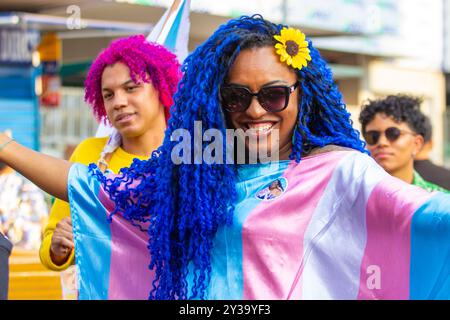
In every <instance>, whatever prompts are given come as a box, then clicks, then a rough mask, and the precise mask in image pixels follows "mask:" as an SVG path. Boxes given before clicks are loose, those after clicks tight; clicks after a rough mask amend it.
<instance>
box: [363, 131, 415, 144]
mask: <svg viewBox="0 0 450 320" xmlns="http://www.w3.org/2000/svg"><path fill="white" fill-rule="evenodd" d="M402 133H406V134H412V135H416V133H414V132H410V131H406V130H401V129H399V128H396V127H390V128H387V129H386V130H384V132H383V131H377V130H370V131H367V132H364V133H363V136H364V140H366V142H367V144H368V145H371V146H373V145H375V144H377V143H378V141H379V140H380V137H381V134H384V135H385V137H386V139H388V141H389V142H394V141H395V140H397V139H398V138H399V137H400V136H401V135H402Z"/></svg>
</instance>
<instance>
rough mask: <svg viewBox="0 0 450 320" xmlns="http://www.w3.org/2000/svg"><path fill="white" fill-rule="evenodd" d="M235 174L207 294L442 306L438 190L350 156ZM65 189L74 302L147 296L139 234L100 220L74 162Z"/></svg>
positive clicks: (84, 174)
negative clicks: (230, 212)
mask: <svg viewBox="0 0 450 320" xmlns="http://www.w3.org/2000/svg"><path fill="white" fill-rule="evenodd" d="M238 176H239V179H238V181H237V185H236V190H237V193H238V196H237V199H238V202H237V203H236V204H235V210H234V216H233V223H232V224H231V225H224V226H221V227H220V228H219V230H218V231H217V234H216V237H215V239H214V244H213V249H212V252H211V278H210V282H209V284H208V288H207V291H206V294H207V296H206V297H207V298H208V299H269V300H271V299H450V195H447V194H444V193H439V192H435V193H428V192H427V191H425V190H423V189H421V188H419V187H416V186H413V185H409V184H406V183H404V182H403V181H401V180H399V179H397V178H394V177H392V176H390V175H389V174H387V173H386V172H385V171H384V170H383V169H382V168H381V167H379V166H378V165H377V164H376V163H375V161H374V160H373V159H372V158H370V157H369V156H367V155H365V154H362V153H360V152H358V151H332V152H326V153H323V154H318V155H314V156H310V157H304V158H303V159H302V161H301V162H300V163H296V162H295V161H288V160H286V161H280V162H279V163H268V164H260V165H248V166H242V167H241V168H240V169H239V175H238ZM68 185H69V199H70V205H71V210H72V223H73V230H74V239H75V258H76V263H77V275H78V283H79V298H80V299H147V297H148V295H149V292H150V290H151V289H152V285H153V283H152V282H153V280H154V274H153V273H152V272H153V271H152V270H149V268H148V265H149V262H150V257H149V253H148V249H147V241H148V235H147V233H146V232H145V231H141V230H140V228H139V227H136V226H133V225H131V223H130V222H128V221H125V220H124V219H123V218H121V217H120V214H116V215H114V216H113V221H112V223H109V222H108V221H107V217H108V216H109V213H110V212H112V210H113V209H114V204H113V202H112V201H111V200H110V199H109V197H108V195H107V194H106V193H105V192H104V191H103V189H102V186H101V184H100V182H98V180H97V179H96V178H95V177H94V176H93V174H92V172H89V170H88V168H86V167H85V166H82V165H79V164H74V165H73V166H72V168H71V170H70V173H69V183H68ZM142 227H144V228H145V226H142ZM187 281H188V285H189V286H191V285H192V282H191V281H192V277H191V276H189V277H188V279H187Z"/></svg>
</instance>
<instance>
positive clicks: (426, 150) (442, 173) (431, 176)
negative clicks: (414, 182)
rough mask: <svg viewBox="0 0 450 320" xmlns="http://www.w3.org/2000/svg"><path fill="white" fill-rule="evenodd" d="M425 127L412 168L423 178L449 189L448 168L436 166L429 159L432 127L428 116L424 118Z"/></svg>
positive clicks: (449, 175) (431, 145) (431, 146)
mask: <svg viewBox="0 0 450 320" xmlns="http://www.w3.org/2000/svg"><path fill="white" fill-rule="evenodd" d="M425 129H426V130H425V135H424V136H423V140H424V144H423V147H422V149H421V150H420V151H419V153H418V154H417V155H416V157H415V159H414V170H416V171H417V172H418V173H419V174H420V175H421V176H422V177H423V178H424V179H425V180H427V181H430V182H432V183H434V184H436V185H438V186H440V187H442V188H445V189H447V190H450V170H449V169H447V168H445V167H442V166H438V165H437V164H435V163H433V162H432V161H431V160H430V153H431V150H432V149H433V139H432V132H433V127H432V125H431V121H430V119H429V118H428V117H427V118H426V123H425Z"/></svg>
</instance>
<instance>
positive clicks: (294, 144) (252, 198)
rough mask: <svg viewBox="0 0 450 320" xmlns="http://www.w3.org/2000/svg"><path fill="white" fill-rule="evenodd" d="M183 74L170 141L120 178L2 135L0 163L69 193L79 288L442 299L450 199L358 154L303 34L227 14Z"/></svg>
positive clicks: (449, 291) (120, 293)
mask: <svg viewBox="0 0 450 320" xmlns="http://www.w3.org/2000/svg"><path fill="white" fill-rule="evenodd" d="M182 70H183V78H182V80H181V82H180V84H179V86H178V91H177V93H176V94H175V96H174V106H173V108H171V117H170V120H169V122H168V128H167V130H166V135H165V138H164V142H163V144H162V145H161V147H159V148H158V150H157V151H155V152H154V153H153V155H152V157H151V159H150V160H148V161H139V160H135V161H134V162H133V164H132V165H131V167H129V168H127V169H122V170H121V173H120V174H119V175H117V176H116V175H104V174H103V173H102V172H101V171H100V170H99V169H98V168H97V167H96V166H95V165H91V166H90V167H89V168H87V167H85V166H82V165H79V164H74V165H72V166H70V165H69V164H64V163H60V162H58V161H56V160H54V159H51V158H48V157H45V156H42V155H38V154H32V153H31V152H29V151H27V150H26V149H25V148H23V147H21V146H20V145H18V144H17V143H15V142H13V141H11V140H8V139H6V138H5V137H3V136H2V135H0V145H1V146H2V150H0V160H1V161H5V162H6V163H8V164H9V165H11V166H13V167H15V168H16V169H17V170H19V171H20V172H22V173H23V174H24V175H26V176H28V177H29V178H30V179H31V180H33V181H34V182H35V183H36V184H38V185H40V186H41V187H42V188H44V189H45V190H47V191H48V192H50V193H53V194H55V195H56V196H59V197H62V198H63V199H67V198H69V199H70V204H71V208H72V220H73V224H74V227H73V228H74V233H75V235H74V239H75V247H76V250H75V256H76V262H77V273H78V281H79V285H78V287H79V289H80V293H79V298H81V299H130V298H135V299H138V298H147V297H148V298H150V299H408V298H411V299H418V298H423V299H431V298H448V297H449V296H450V287H449V284H450V282H449V281H448V279H449V274H448V272H447V271H448V269H446V268H447V267H448V263H447V264H446V259H447V260H448V256H449V253H450V241H449V240H450V197H449V196H447V195H445V194H442V193H428V192H426V191H424V190H422V189H420V188H417V187H414V186H411V185H409V184H406V183H404V182H402V181H400V180H398V179H396V178H394V177H391V176H390V175H388V174H387V173H386V172H385V171H384V170H383V169H382V168H380V167H379V166H378V165H377V164H376V163H375V161H373V160H372V159H371V158H370V157H369V156H368V155H367V154H366V151H365V149H364V143H363V142H362V141H361V140H360V138H359V134H358V132H357V131H356V130H355V129H353V128H352V124H351V121H350V117H349V113H348V112H347V111H346V108H345V104H344V102H343V101H342V96H341V94H340V93H339V91H338V89H337V87H336V85H335V83H334V81H333V79H332V73H331V70H330V69H329V67H328V66H327V64H326V62H325V61H324V60H323V59H322V58H321V56H320V54H319V52H318V51H317V50H316V49H315V48H314V47H313V45H312V43H311V41H310V40H308V39H307V38H305V35H304V34H303V33H302V32H301V31H300V30H297V29H293V28H288V27H286V26H282V25H276V24H273V23H271V22H269V21H267V20H264V19H263V18H262V17H261V16H259V15H255V16H252V17H248V16H244V17H241V18H239V19H233V20H230V21H229V22H228V23H226V24H225V25H222V26H220V27H219V28H218V30H217V31H216V32H215V33H214V34H213V35H212V36H211V37H210V38H209V39H208V40H207V41H206V42H205V43H204V44H202V45H201V46H199V47H198V48H197V49H196V50H195V51H194V52H193V53H192V54H191V55H190V56H189V57H188V58H187V59H186V60H185V62H184V64H183V67H182ZM230 132H231V134H230ZM191 137H194V138H193V139H191ZM199 137H200V141H199V139H198V138H199ZM180 138H181V139H180ZM235 138H236V139H235ZM236 142H237V144H236V145H235V143H236ZM240 144H243V145H244V148H243V149H239V146H240ZM230 150H231V152H230ZM242 150H244V151H242ZM192 151H194V152H192ZM242 153H244V154H242ZM264 154H266V156H265V155H264ZM22 157H27V158H30V157H34V158H35V159H36V160H39V162H40V163H41V167H42V168H41V169H40V170H41V174H40V175H38V174H34V172H33V170H31V169H30V167H32V164H30V163H28V162H27V161H24V160H22V159H21V158H22ZM268 158H269V161H267V159H268ZM44 164H45V165H44ZM47 168H52V170H53V172H55V173H57V174H58V175H59V176H67V177H68V179H67V180H68V183H67V185H66V184H65V183H66V181H61V180H63V179H59V180H57V179H49V178H48V177H47V179H43V178H42V177H41V176H42V175H45V172H46V171H45V170H50V169H47ZM49 180H52V181H49ZM276 181H278V182H277V184H278V185H279V188H278V189H279V190H278V191H277V192H276V193H275V194H274V193H271V191H272V189H273V187H271V186H273V185H274V182H276ZM262 195H264V196H262ZM267 195H271V196H270V197H269V196H267ZM83 212H90V215H89V216H84V215H83V214H82V213H83ZM106 221H108V222H106ZM92 226H96V227H95V228H93V227H92ZM100 226H101V227H100ZM127 228H131V229H130V230H132V231H127V230H128V229H127ZM140 230H141V231H140ZM147 266H148V268H147ZM446 266H447V267H446ZM446 270H447V271H446Z"/></svg>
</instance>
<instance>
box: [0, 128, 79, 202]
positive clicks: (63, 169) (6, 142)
mask: <svg viewBox="0 0 450 320" xmlns="http://www.w3.org/2000/svg"><path fill="white" fill-rule="evenodd" d="M0 161H2V162H4V163H6V164H7V165H8V166H10V167H11V168H13V169H15V170H16V171H17V172H19V173H20V174H22V175H23V176H24V177H26V178H27V179H29V180H30V181H32V182H33V183H34V184H36V185H37V186H38V187H39V188H41V189H42V190H44V191H45V192H47V193H49V194H51V195H53V196H55V197H57V198H59V199H61V200H65V201H67V200H68V195H67V176H68V174H69V169H70V166H71V165H72V164H71V163H70V162H68V161H65V160H61V159H57V158H54V157H51V156H48V155H45V154H42V153H39V152H36V151H33V150H31V149H29V148H26V147H24V146H22V145H20V144H19V143H17V142H16V141H14V140H12V139H11V138H9V137H8V136H7V135H5V134H4V133H0Z"/></svg>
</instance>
